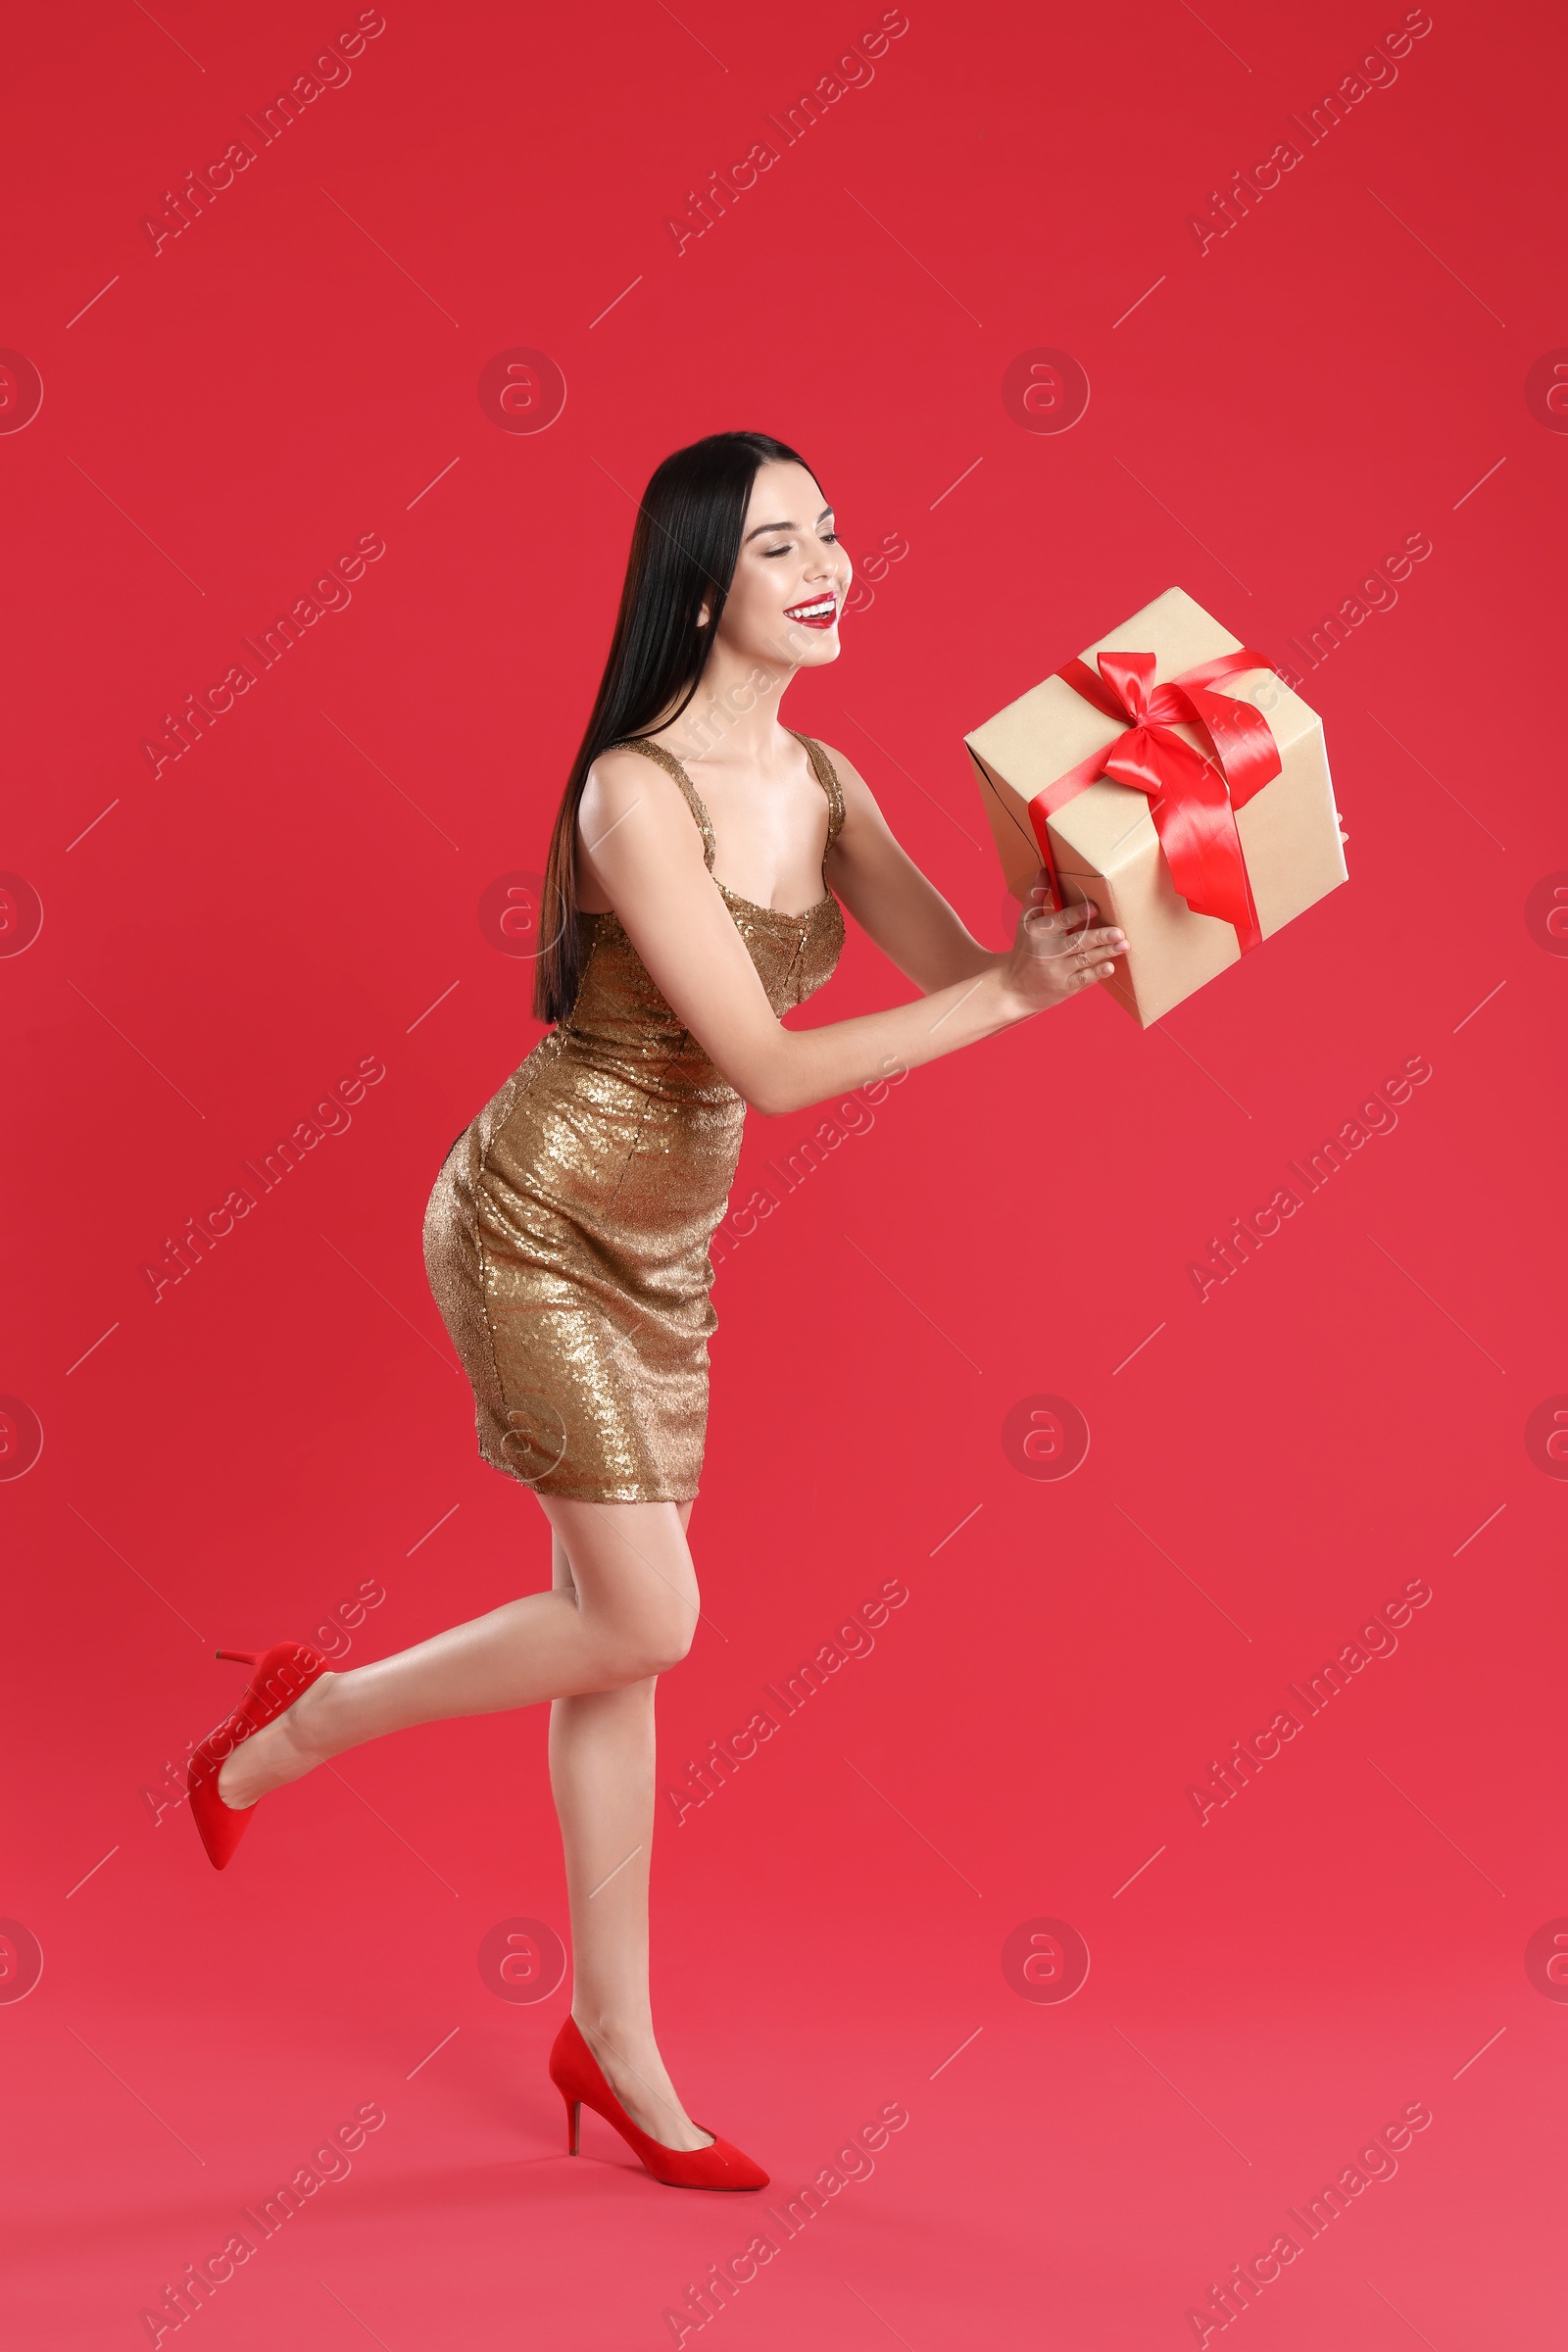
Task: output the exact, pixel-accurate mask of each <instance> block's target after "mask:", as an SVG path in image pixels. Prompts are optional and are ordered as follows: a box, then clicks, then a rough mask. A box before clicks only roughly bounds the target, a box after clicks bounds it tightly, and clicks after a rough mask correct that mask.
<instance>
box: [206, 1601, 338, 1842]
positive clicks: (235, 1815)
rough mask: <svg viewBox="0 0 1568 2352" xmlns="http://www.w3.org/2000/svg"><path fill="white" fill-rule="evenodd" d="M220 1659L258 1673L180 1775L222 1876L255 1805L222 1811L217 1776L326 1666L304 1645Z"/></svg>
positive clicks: (230, 1653) (279, 1645)
mask: <svg viewBox="0 0 1568 2352" xmlns="http://www.w3.org/2000/svg"><path fill="white" fill-rule="evenodd" d="M218 1655H219V1657H221V1658H231V1659H233V1661H234V1663H235V1664H236V1665H239V1666H254V1667H255V1668H256V1669H257V1672H256V1674H255V1676H254V1677H253V1679H252V1681H251V1684H250V1688H249V1689H248V1690H247V1691H246V1693H245V1695H244V1697H243V1698H242V1699H241V1700H240V1702H239V1705H238V1706H237V1707H236V1708H235V1710H234V1712H233V1714H232V1715H230V1717H229V1718H228V1721H227V1722H226V1723H221V1724H220V1725H219V1726H218V1729H217V1730H216V1731H214V1732H209V1733H208V1735H207V1737H206V1739H205V1740H203V1741H202V1743H201V1745H200V1747H198V1748H197V1750H196V1752H195V1754H194V1755H193V1756H192V1757H191V1760H190V1768H189V1770H188V1771H187V1773H186V1775H185V1786H186V1788H187V1789H189V1791H190V1813H191V1819H192V1821H194V1822H195V1824H196V1828H197V1832H198V1834H199V1836H200V1838H201V1841H202V1843H203V1845H204V1846H206V1848H207V1859H208V1860H209V1862H211V1864H212V1866H213V1868H214V1869H215V1870H221V1869H222V1868H223V1867H224V1865H225V1864H226V1863H227V1861H228V1859H229V1856H230V1855H231V1854H232V1853H233V1851H234V1848H235V1846H236V1845H238V1843H239V1841H240V1839H241V1838H243V1837H244V1835H245V1833H246V1831H247V1830H248V1829H249V1828H250V1822H251V1815H252V1814H253V1813H254V1812H255V1810H256V1807H255V1806H254V1805H246V1806H244V1807H243V1808H240V1807H238V1806H235V1805H225V1804H224V1802H223V1800H222V1798H221V1796H220V1795H219V1793H218V1776H219V1774H220V1772H221V1770H222V1768H223V1764H224V1761H225V1759H226V1758H227V1757H229V1756H230V1755H232V1753H233V1751H234V1749H235V1748H236V1747H237V1746H238V1745H239V1743H240V1741H241V1740H248V1739H249V1738H250V1737H251V1734H252V1733H253V1732H259V1731H261V1730H262V1729H263V1727H264V1726H265V1725H267V1724H269V1723H271V1722H272V1721H273V1720H274V1718H275V1717H277V1716H279V1715H282V1714H284V1713H285V1712H286V1711H287V1709H288V1708H290V1707H291V1706H292V1705H293V1704H294V1701H295V1700H296V1699H297V1698H298V1697H299V1696H300V1693H301V1692H302V1691H308V1690H309V1689H310V1687H311V1685H312V1684H313V1683H314V1682H315V1681H316V1680H317V1678H318V1677H319V1676H320V1675H323V1674H324V1673H325V1672H326V1660H325V1659H324V1658H322V1657H319V1656H318V1655H317V1653H316V1651H315V1650H314V1649H311V1648H308V1647H307V1645H306V1644H305V1643H304V1642H276V1643H274V1644H273V1646H272V1647H271V1648H270V1649H269V1650H260V1649H221V1650H219V1652H218Z"/></svg>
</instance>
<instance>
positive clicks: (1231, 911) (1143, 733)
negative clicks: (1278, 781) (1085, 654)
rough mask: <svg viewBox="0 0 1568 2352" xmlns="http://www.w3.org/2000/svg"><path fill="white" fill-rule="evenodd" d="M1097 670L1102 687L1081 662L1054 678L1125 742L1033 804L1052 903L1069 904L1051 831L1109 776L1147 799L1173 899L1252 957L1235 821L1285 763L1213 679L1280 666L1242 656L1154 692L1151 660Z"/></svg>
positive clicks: (1107, 662)
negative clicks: (1185, 728)
mask: <svg viewBox="0 0 1568 2352" xmlns="http://www.w3.org/2000/svg"><path fill="white" fill-rule="evenodd" d="M1098 659H1099V662H1100V675H1099V676H1098V677H1097V676H1096V675H1095V672H1094V671H1093V670H1092V669H1091V668H1090V667H1089V664H1088V663H1087V662H1077V661H1074V662H1063V664H1062V666H1061V668H1060V669H1058V670H1057V671H1056V673H1055V674H1056V676H1057V677H1058V678H1061V679H1064V680H1065V682H1066V683H1067V685H1069V686H1070V687H1071V688H1072V689H1073V691H1074V693H1075V694H1081V695H1082V696H1083V698H1084V701H1085V702H1086V703H1093V704H1094V706H1095V709H1096V710H1097V711H1103V712H1104V714H1105V716H1106V717H1107V718H1117V719H1121V720H1123V721H1124V722H1125V725H1126V732H1125V734H1121V735H1118V736H1117V737H1116V738H1115V739H1114V741H1113V742H1111V743H1108V744H1107V745H1106V746H1105V748H1104V750H1103V751H1100V752H1094V753H1092V754H1091V755H1090V757H1089V758H1088V759H1087V760H1083V761H1082V762H1081V763H1080V764H1079V765H1078V766H1077V767H1075V768H1073V769H1072V770H1071V772H1070V773H1069V774H1067V775H1065V776H1058V777H1057V779H1056V781H1055V783H1054V784H1051V785H1048V786H1047V788H1046V790H1045V791H1044V792H1041V793H1037V794H1036V795H1035V797H1034V799H1033V800H1032V801H1031V802H1030V804H1029V818H1030V822H1031V823H1032V825H1033V826H1034V830H1035V838H1036V840H1037V841H1038V842H1039V844H1040V855H1041V858H1042V861H1043V862H1044V864H1045V867H1046V871H1047V873H1048V874H1049V875H1050V877H1051V886H1052V891H1053V894H1054V899H1055V903H1056V905H1057V906H1058V907H1059V906H1060V905H1061V903H1062V900H1061V885H1060V883H1059V881H1058V880H1057V877H1056V861H1055V859H1054V857H1053V855H1052V850H1051V841H1050V836H1049V834H1048V832H1047V827H1046V819H1047V817H1048V816H1051V815H1053V814H1054V812H1055V810H1056V809H1060V808H1063V807H1064V806H1065V805H1066V803H1067V802H1068V801H1071V800H1075V799H1076V798H1077V796H1078V794H1079V793H1081V792H1082V791H1083V790H1084V789H1085V787H1086V786H1087V785H1090V784H1093V783H1095V782H1097V781H1098V780H1099V778H1100V777H1102V776H1109V777H1110V778H1111V779H1112V780H1113V781H1114V782H1115V783H1117V784H1127V785H1130V786H1131V787H1132V789H1133V790H1134V791H1135V792H1142V793H1145V794H1147V796H1148V798H1149V802H1150V810H1149V813H1150V815H1151V816H1152V818H1153V821H1154V829H1155V831H1156V832H1157V833H1158V835H1159V843H1160V848H1161V849H1162V850H1163V851H1164V853H1165V862H1166V864H1167V865H1168V866H1169V867H1170V871H1171V879H1172V881H1173V882H1174V883H1175V885H1176V888H1177V890H1178V891H1179V892H1180V893H1181V895H1182V897H1183V898H1184V899H1185V900H1186V901H1187V904H1188V906H1189V907H1191V908H1192V910H1193V912H1194V913H1195V914H1210V915H1215V916H1217V917H1218V918H1219V920H1220V921H1221V922H1226V923H1230V924H1231V925H1233V927H1234V929H1235V932H1236V937H1237V939H1238V941H1239V942H1240V945H1241V949H1242V953H1243V955H1245V954H1246V953H1247V951H1248V949H1249V948H1255V947H1256V946H1257V945H1258V943H1259V941H1260V939H1261V937H1262V934H1261V933H1260V931H1259V930H1258V927H1257V908H1256V907H1254V905H1253V904H1252V889H1251V884H1250V881H1249V880H1248V875H1247V860H1246V858H1244V857H1243V855H1242V842H1241V836H1240V834H1239V833H1238V832H1237V830H1236V811H1237V809H1245V808H1246V806H1247V804H1248V802H1249V801H1250V799H1251V798H1252V796H1253V794H1254V793H1257V792H1261V791H1262V789H1263V786H1264V785H1265V784H1267V783H1270V782H1271V781H1272V780H1273V778H1274V777H1275V776H1277V775H1278V774H1279V772H1280V764H1281V763H1280V752H1279V746H1278V744H1277V743H1276V742H1275V740H1274V730H1273V728H1272V727H1271V726H1270V725H1269V723H1268V720H1267V719H1266V718H1265V717H1264V716H1263V713H1262V712H1261V711H1255V710H1254V709H1253V708H1252V706H1251V704H1250V703H1243V702H1238V701H1237V700H1236V698H1235V696H1234V695H1228V694H1215V693H1214V692H1213V691H1212V688H1213V684H1214V681H1215V680H1216V679H1217V678H1228V677H1232V676H1234V675H1235V673H1236V672H1237V671H1238V670H1242V669H1272V668H1273V666H1274V664H1273V662H1270V661H1269V660H1268V659H1267V657H1266V656H1265V655H1263V654H1258V653H1254V652H1252V651H1251V650H1250V647H1247V646H1242V647H1240V648H1239V649H1238V650H1237V651H1236V652H1235V653H1234V654H1221V655H1220V656H1219V657H1218V658H1217V660H1215V661H1213V662H1200V663H1199V664H1198V666H1197V668H1196V669H1187V670H1183V672H1182V674H1181V676H1180V677H1179V678H1166V679H1163V680H1162V681H1161V683H1160V684H1159V685H1157V686H1156V685H1155V684H1154V659H1155V658H1154V656H1153V655H1152V654H1118V653H1103V654H1101V655H1100V656H1099V657H1098ZM1177 720H1185V721H1186V723H1187V724H1188V725H1189V726H1193V727H1196V728H1197V729H1198V731H1199V733H1200V734H1201V736H1202V737H1203V738H1204V739H1205V740H1206V741H1207V743H1208V745H1209V746H1210V749H1211V750H1212V752H1213V755H1214V757H1213V759H1212V760H1210V759H1209V758H1208V757H1207V756H1206V755H1205V754H1204V753H1202V752H1201V751H1199V750H1197V749H1195V747H1194V746H1193V745H1192V744H1190V743H1188V742H1187V741H1186V740H1185V739H1184V738H1183V737H1182V736H1180V735H1177V734H1175V733H1174V732H1173V727H1174V724H1175V722H1176V721H1177Z"/></svg>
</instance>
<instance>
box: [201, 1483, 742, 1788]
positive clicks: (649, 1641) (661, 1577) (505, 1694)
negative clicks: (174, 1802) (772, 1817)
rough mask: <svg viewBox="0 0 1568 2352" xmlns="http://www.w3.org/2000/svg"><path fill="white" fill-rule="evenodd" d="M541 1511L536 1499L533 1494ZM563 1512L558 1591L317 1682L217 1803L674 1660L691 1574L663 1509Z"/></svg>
mask: <svg viewBox="0 0 1568 2352" xmlns="http://www.w3.org/2000/svg"><path fill="white" fill-rule="evenodd" d="M539 1499H540V1500H541V1501H542V1502H543V1501H544V1500H545V1497H543V1496H541V1497H540V1498H539ZM558 1511H564V1512H570V1513H573V1514H581V1515H582V1517H581V1525H582V1526H583V1527H584V1528H585V1529H586V1530H588V1531H589V1532H588V1533H587V1534H584V1535H579V1534H578V1532H577V1529H578V1525H579V1522H578V1520H577V1519H576V1518H575V1517H574V1518H573V1519H572V1522H571V1530H572V1555H571V1556H572V1561H573V1568H574V1577H573V1581H572V1583H571V1585H570V1586H569V1587H568V1588H566V1589H563V1588H560V1587H556V1588H553V1589H552V1590H551V1591H550V1592H548V1593H529V1594H527V1596H526V1597H525V1598H523V1599H521V1600H509V1601H507V1602H506V1603H505V1604H504V1605H503V1606H502V1607H501V1608H499V1609H492V1610H490V1611H489V1613H488V1614H487V1615H486V1616H483V1617H475V1618H472V1619H470V1620H469V1622H468V1623H467V1624H466V1625H456V1626H453V1627H452V1628H451V1629H450V1630H449V1631H448V1632H446V1633H443V1634H436V1635H434V1636H433V1637H432V1638H431V1639H430V1640H429V1641H428V1642H416V1643H415V1645H414V1646H413V1647H412V1648H410V1649H404V1650H399V1651H398V1652H397V1653H396V1655H395V1656H393V1657H390V1658H377V1659H376V1660H375V1661H374V1662H373V1663H372V1664H371V1665H368V1666H359V1667H355V1668H353V1669H352V1670H351V1671H350V1672H348V1673H347V1674H323V1675H322V1676H321V1677H320V1679H319V1682H316V1683H313V1684H312V1686H311V1688H310V1689H309V1690H308V1691H306V1692H305V1693H304V1695H303V1696H302V1697H300V1698H298V1699H296V1700H295V1702H294V1704H293V1706H291V1707H290V1708H289V1709H288V1710H287V1711H286V1713H284V1714H282V1715H279V1716H278V1717H277V1718H276V1719H275V1721H273V1722H272V1723H270V1724H269V1725H268V1726H267V1727H266V1729H265V1730H264V1731H260V1732H257V1733H256V1734H255V1735H254V1736H253V1737H252V1738H251V1739H249V1740H246V1741H245V1742H244V1744H243V1745H242V1746H239V1747H236V1748H235V1750H234V1752H233V1754H232V1755H231V1756H229V1757H228V1759H227V1760H226V1762H225V1763H224V1765H223V1768H222V1771H221V1774H220V1776H219V1783H218V1788H219V1794H220V1795H221V1798H222V1800H223V1802H224V1804H226V1805H231V1806H234V1807H236V1808H239V1809H243V1808H244V1807H246V1806H248V1805H253V1804H255V1803H256V1801H257V1799H258V1798H259V1797H262V1796H265V1795H266V1794H267V1792H268V1791H269V1789H277V1788H280V1787H281V1786H282V1785H283V1783H284V1782H285V1781H297V1780H298V1779H300V1778H301V1776H302V1775H303V1774H305V1773H307V1772H309V1771H311V1770H312V1768H313V1767H314V1766H315V1765H318V1764H320V1763H323V1762H324V1761H325V1760H326V1759H327V1758H328V1757H329V1756H337V1755H341V1754H342V1753H343V1752H344V1750H345V1749H347V1748H351V1747H358V1746H359V1745H360V1744H361V1743H362V1741H364V1740H379V1739H380V1738H382V1737H383V1735H384V1734H386V1733H387V1732H395V1731H402V1730H405V1729H406V1728H407V1727H408V1726H409V1725H411V1724H416V1723H435V1722H439V1721H441V1720H442V1719H443V1718H445V1717H448V1716H453V1715H491V1714H495V1713H497V1712H499V1711H500V1710H501V1709H503V1708H506V1707H527V1706H534V1705H536V1704H537V1703H538V1702H539V1701H540V1700H542V1699H553V1698H561V1697H564V1696H565V1695H567V1694H572V1693H576V1692H580V1691H613V1690H619V1689H621V1688H622V1687H624V1686H626V1685H628V1684H636V1683H641V1682H645V1681H647V1680H648V1678H649V1677H650V1676H653V1675H656V1674H660V1673H662V1672H663V1670H664V1669H665V1668H666V1667H668V1666H673V1665H674V1664H676V1663H677V1661H678V1660H679V1659H681V1658H683V1657H684V1656H685V1654H686V1651H687V1649H688V1648H689V1647H690V1645H691V1639H692V1634H693V1631H694V1629H695V1627H696V1623H697V1617H698V1605H697V1579H696V1576H695V1574H694V1572H693V1569H692V1562H691V1553H690V1552H689V1551H688V1550H687V1548H686V1536H685V1530H684V1528H683V1526H682V1524H681V1521H680V1517H679V1509H678V1506H677V1505H676V1504H675V1503H672V1502H622V1503H613V1504H610V1503H562V1502H560V1501H558V1500H556V1499H555V1498H554V1497H552V1498H550V1500H549V1502H548V1505H547V1516H550V1517H551V1518H552V1521H553V1524H554V1523H555V1522H554V1514H555V1513H556V1512H558ZM612 1531H613V1532H612Z"/></svg>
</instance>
